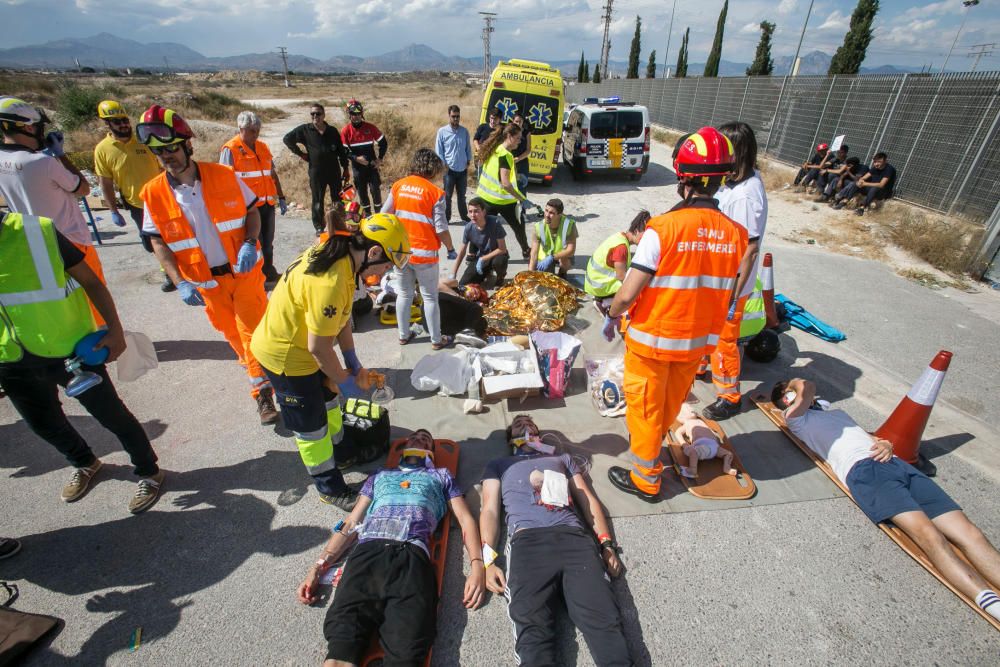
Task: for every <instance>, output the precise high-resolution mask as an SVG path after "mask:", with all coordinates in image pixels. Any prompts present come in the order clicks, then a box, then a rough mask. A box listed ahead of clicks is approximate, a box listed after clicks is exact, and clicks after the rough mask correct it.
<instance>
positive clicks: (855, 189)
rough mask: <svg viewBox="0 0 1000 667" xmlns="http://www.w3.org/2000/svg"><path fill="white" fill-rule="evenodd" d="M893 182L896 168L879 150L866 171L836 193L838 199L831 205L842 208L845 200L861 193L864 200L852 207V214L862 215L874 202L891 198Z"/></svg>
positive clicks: (894, 182)
mask: <svg viewBox="0 0 1000 667" xmlns="http://www.w3.org/2000/svg"><path fill="white" fill-rule="evenodd" d="M895 184H896V168H895V167H893V166H892V165H891V164H889V156H888V155H886V154H885V153H883V152H881V151H879V152H878V153H875V156H874V157H872V166H871V167H870V168H869V169H868V173H866V174H865V175H864V176H862V177H861V178H859V179H858V180H857V181H855V182H853V183H850V184H848V185H847V187H845V188H844V191H843V192H842V193H837V198H838V199H839V201H838V202H837V203H835V204H834V205H833V207H834V208H835V209H837V210H840V209H842V208H844V205H845V203H846V202H847V200H849V199H850V198H852V197H854V196H855V195H857V194H862V195H864V201H863V202H862V203H861V204H859V205H858V207H857V208H856V209H854V214H855V215H864V214H865V209H867V208H869V207H870V206H872V204H874V203H875V202H877V201H878V202H882V201H885V200H887V199H891V198H892V192H893V187H894V186H895Z"/></svg>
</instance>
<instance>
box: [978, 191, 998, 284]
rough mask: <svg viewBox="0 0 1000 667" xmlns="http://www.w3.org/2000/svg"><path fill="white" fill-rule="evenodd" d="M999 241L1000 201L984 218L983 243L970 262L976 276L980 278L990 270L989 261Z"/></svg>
mask: <svg viewBox="0 0 1000 667" xmlns="http://www.w3.org/2000/svg"><path fill="white" fill-rule="evenodd" d="M998 242H1000V203H998V204H997V205H996V207H995V208H994V209H993V214H992V215H990V217H989V218H988V219H987V220H986V234H984V235H983V245H982V246H981V247H980V248H979V252H978V253H976V258H975V259H974V260H973V262H972V267H971V269H972V272H973V274H974V275H975V276H976V277H977V278H982V277H983V276H984V275H985V274H986V273H988V272H989V270H990V261H991V260H992V259H993V256H994V255H996V253H997V249H998V248H997V244H998Z"/></svg>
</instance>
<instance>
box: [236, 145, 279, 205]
mask: <svg viewBox="0 0 1000 667" xmlns="http://www.w3.org/2000/svg"><path fill="white" fill-rule="evenodd" d="M223 146H225V147H226V148H228V149H229V152H230V154H231V155H232V156H233V171H235V172H236V175H237V176H239V177H240V178H241V179H243V182H244V183H246V184H247V186H248V187H249V188H250V189H251V190H253V193H254V194H255V195H257V206H264V205H265V204H270V205H271V206H274V205H275V204H276V203H277V202H278V187H277V186H276V185H275V184H274V176H273V175H272V169H274V165H273V163H272V159H271V149H269V148H268V147H267V144H265V143H264V142H263V141H257V142H256V143H255V144H254V147H253V148H250V147H249V146H247V145H246V142H244V141H243V139H242V137H240V135H238V134H237V135H236V136H235V137H233V138H232V139H230V140H229V141H227V142H226V143H225V144H223Z"/></svg>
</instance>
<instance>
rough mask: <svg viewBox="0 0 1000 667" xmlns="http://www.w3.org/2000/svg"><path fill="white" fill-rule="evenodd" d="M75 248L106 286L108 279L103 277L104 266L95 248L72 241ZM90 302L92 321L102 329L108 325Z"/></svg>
mask: <svg viewBox="0 0 1000 667" xmlns="http://www.w3.org/2000/svg"><path fill="white" fill-rule="evenodd" d="M73 245H75V246H76V248H77V250H79V251H80V252H82V253H83V263H84V264H86V265H87V266H89V267H90V270H91V271H93V272H94V275H96V276H97V278H98V279H99V280H100V281H101V283H103V284H104V286H105V287H107V286H108V281H107V280H105V279H104V267H103V266H102V265H101V258H100V257H98V256H97V250H96V249H95V248H94V246H92V245H90V244H89V243H88V244H86V245H83V244H80V243H74V244H73ZM88 303H90V312H92V313H93V314H94V323H95V324H97V327H98V328H99V329H104V328H105V327H107V326H108V323H107V322H105V321H104V318H103V317H101V314H100V313H99V312H97V308H94V304H93V303H92V302H90V301H89V300H88Z"/></svg>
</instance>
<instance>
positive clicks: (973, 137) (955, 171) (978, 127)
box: [938, 85, 1000, 215]
mask: <svg viewBox="0 0 1000 667" xmlns="http://www.w3.org/2000/svg"><path fill="white" fill-rule="evenodd" d="M997 94H1000V85H997V87H996V89H995V90H994V91H993V97H991V98H990V102H989V104H987V105H986V108H985V109H983V113H981V114H979V124H978V125H976V130H975V131H974V132H973V133H972V134H970V135H969V145H968V146H966V147H965V152H963V153H962V156H963V158H964V157H965V156H968V155H969V154H970V153H972V144H973V143H975V141H976V137H978V136H979V131H980V130H981V129H983V123H985V122H986V118H987V114H989V112H990V109H992V108H993V103H994V102H996V100H997ZM989 138H990V133H989V132H987V133H986V136H985V137H983V140H984V141H989ZM973 159H975V158H973ZM961 166H962V161H961V160H959V162H958V165H957V167H958V168H956V169H953V170H952V174H951V180H950V181H948V187H947V188H945V191H944V196H942V197H941V203H940V204H938V209H941V208H943V207H944V203H945V201H947V199H948V193H949V192H951V186H953V185H955V179H956V178H958V174H959V172H960V171H962V169H961ZM972 166H973V165H971V164H970V165H969V168H970V169H971V168H972ZM966 174H968V170H966ZM957 200H958V195H957V194H956V195H955V198H954V199H953V200H952V203H951V206H950V207H949V208H948V215H951V212H952V210H954V208H955V203H956V202H957Z"/></svg>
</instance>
